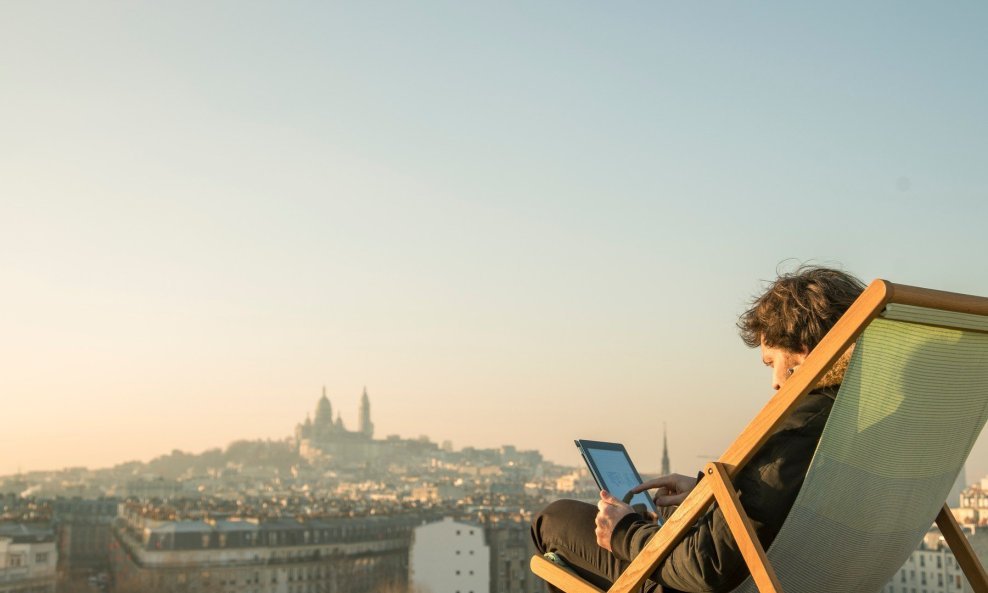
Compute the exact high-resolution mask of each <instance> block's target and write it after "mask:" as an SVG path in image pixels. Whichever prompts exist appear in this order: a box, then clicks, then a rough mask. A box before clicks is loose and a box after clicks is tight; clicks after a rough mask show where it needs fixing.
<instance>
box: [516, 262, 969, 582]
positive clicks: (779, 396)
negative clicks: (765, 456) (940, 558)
mask: <svg viewBox="0 0 988 593" xmlns="http://www.w3.org/2000/svg"><path fill="white" fill-rule="evenodd" d="M851 344H855V348H854V352H853V354H852V356H851V361H850V364H849V365H848V368H847V371H846V373H845V376H844V382H843V384H842V385H841V388H840V391H839V393H838V395H837V398H836V401H835V402H834V406H833V409H832V411H831V413H830V417H829V419H828V421H827V425H826V427H825V428H824V431H823V434H822V436H821V438H820V442H819V444H818V446H817V450H816V452H815V454H814V456H813V460H812V462H811V464H810V467H809V470H808V471H807V474H806V479H805V481H804V483H803V486H802V488H801V490H800V492H799V495H798V496H797V498H796V501H795V503H794V504H793V507H792V510H791V511H790V512H789V515H788V516H787V517H786V520H785V522H784V524H783V526H782V529H781V530H780V531H779V533H778V535H777V536H776V538H775V539H774V540H773V542H772V544H771V546H770V547H769V550H768V552H767V553H766V552H765V550H764V549H763V548H762V546H761V544H760V543H759V541H758V539H757V537H756V535H755V532H754V530H753V528H752V526H751V523H750V522H749V521H748V518H747V516H746V515H745V512H744V509H743V508H742V507H741V505H740V504H739V502H738V496H737V493H736V492H735V490H734V488H733V486H732V485H731V479H732V477H733V476H734V475H736V474H737V472H738V471H739V469H740V468H742V467H743V466H744V465H745V463H747V462H748V460H749V459H750V458H751V457H752V455H753V454H754V453H755V452H756V451H757V450H758V448H759V447H760V446H761V445H762V444H763V443H764V442H765V441H766V439H767V438H768V437H769V436H770V435H771V434H772V433H773V432H774V431H775V429H776V428H777V427H778V426H779V424H780V423H781V422H782V420H783V419H784V418H785V417H786V415H787V414H788V413H789V412H790V411H791V410H793V409H794V407H795V406H796V405H797V404H798V403H799V402H800V400H801V399H802V398H803V397H804V396H805V395H806V394H807V393H809V392H810V391H811V390H812V387H813V386H814V385H815V384H816V383H817V382H818V381H819V380H820V378H821V377H823V375H824V374H825V373H826V372H827V371H828V370H829V369H830V367H831V366H832V365H833V364H834V363H835V362H836V361H837V360H838V358H840V356H841V354H842V353H843V352H844V351H845V350H846V349H847V348H848V347H849V346H850V345H851ZM986 419H988V298H981V297H974V296H968V295H961V294H953V293H947V292H941V291H935V290H928V289H923V288H916V287H912V286H904V285H897V284H892V283H891V282H887V281H884V280H875V281H874V282H872V283H871V284H870V285H869V286H868V288H867V289H866V290H865V291H864V293H862V295H861V296H860V297H859V298H858V299H857V300H856V301H855V302H854V304H853V305H852V306H851V308H850V309H848V311H847V312H846V313H845V314H844V316H843V317H841V319H840V320H839V321H838V322H837V324H836V325H834V327H833V329H832V330H831V331H830V332H829V333H828V334H827V335H826V336H825V337H824V339H823V340H822V341H821V342H820V344H819V345H818V346H817V347H816V348H814V349H813V351H812V352H811V353H810V355H809V356H808V357H807V358H806V361H805V362H804V363H803V364H802V365H801V366H800V368H799V369H798V370H797V371H796V373H795V374H794V375H793V376H792V377H791V378H790V379H789V380H788V381H787V382H786V384H785V385H784V386H783V387H782V389H780V390H779V391H778V392H777V393H776V394H775V396H774V397H773V398H772V399H771V400H770V401H769V402H768V404H767V405H766V406H765V408H764V409H762V411H761V412H759V414H758V415H757V416H756V417H755V419H754V420H752V421H751V423H750V424H749V425H748V426H747V428H745V430H744V431H743V432H742V433H741V435H740V436H739V437H738V438H737V440H735V441H734V443H733V444H731V446H730V447H729V448H728V449H727V451H726V452H725V453H724V454H723V455H722V456H721V457H720V459H719V460H718V461H716V462H713V463H710V464H707V466H706V467H705V468H704V472H705V474H706V475H705V476H704V479H703V480H700V482H699V483H698V485H697V487H696V488H695V489H694V490H693V491H692V492H691V493H690V495H689V496H688V497H687V498H686V500H684V501H683V503H682V504H681V505H680V506H679V507H678V508H677V509H676V510H675V512H674V513H673V514H672V516H671V517H670V518H669V519H668V520H667V521H666V523H665V524H664V525H663V526H662V528H661V529H660V530H659V531H658V532H656V534H655V535H654V536H652V538H651V539H650V540H649V542H648V543H647V544H646V546H645V548H644V549H643V550H642V551H641V553H640V554H639V555H638V557H636V558H635V559H634V561H633V562H632V563H631V564H630V565H629V567H628V568H627V569H626V570H625V572H624V573H623V574H622V575H621V576H620V577H619V578H618V579H617V580H616V581H615V582H614V584H613V586H612V587H611V588H610V589H609V593H630V592H631V591H633V590H637V588H638V587H639V586H640V585H641V584H642V583H643V582H644V581H645V579H646V578H647V577H648V575H649V574H651V572H652V571H653V570H654V569H655V568H656V567H657V566H658V565H659V563H660V562H662V560H663V559H665V557H666V556H667V555H668V554H669V553H670V552H671V550H672V549H673V547H675V546H676V545H677V544H678V543H679V542H680V541H681V540H682V538H683V537H684V536H685V534H686V532H687V531H688V530H689V528H690V526H692V525H693V524H694V522H695V521H696V520H697V519H698V518H699V517H700V516H701V515H702V514H703V513H704V512H706V511H707V509H708V508H709V507H710V505H711V504H714V503H716V504H717V505H719V506H720V508H721V509H722V511H723V513H724V517H725V519H726V521H727V524H728V525H729V526H730V529H731V532H732V534H733V535H734V538H735V540H736V541H737V542H738V547H739V549H740V551H741V553H742V556H743V557H744V560H745V562H746V563H747V565H748V569H749V571H750V573H751V576H749V577H748V579H747V580H746V581H745V582H744V583H742V584H741V585H740V586H739V587H738V588H737V589H735V591H739V592H742V593H752V592H754V591H761V592H762V593H768V592H777V593H781V592H782V591H785V592H786V593H815V592H820V593H823V592H824V591H826V592H828V593H829V592H833V591H861V592H865V593H869V592H876V591H879V590H880V589H881V588H882V586H883V585H885V583H887V582H888V580H889V579H890V578H891V577H892V576H893V575H894V574H895V573H896V571H897V570H898V569H899V568H900V567H901V566H902V564H903V563H904V562H905V561H906V559H907V558H908V557H909V555H910V554H911V553H912V552H913V550H915V549H916V547H917V546H918V544H919V543H920V541H921V540H922V538H923V536H924V535H925V534H926V533H927V531H928V529H929V528H930V526H931V525H932V524H933V522H934V521H935V522H936V524H937V525H938V526H939V528H940V531H941V532H942V534H943V536H944V539H945V541H946V542H947V544H948V545H949V546H950V549H951V550H952V551H953V553H954V556H955V558H956V559H957V561H958V563H959V564H960V566H961V569H962V570H963V572H964V575H965V576H966V577H967V579H968V581H969V582H970V583H971V585H972V587H973V589H974V591H976V592H978V593H988V576H986V574H985V570H984V568H983V567H982V565H981V563H980V562H979V561H978V559H977V557H976V556H975V555H974V552H973V550H972V548H971V546H970V544H969V542H968V541H967V538H966V537H965V536H964V534H963V533H962V531H961V529H960V527H959V526H958V524H957V522H956V521H955V520H954V517H953V515H952V514H951V512H950V509H949V508H948V507H947V506H946V505H945V504H944V502H945V500H946V498H947V495H948V493H949V491H950V489H951V487H952V485H953V483H954V481H955V479H956V477H957V475H958V474H959V472H960V470H961V467H962V465H963V463H964V461H965V459H966V458H967V455H968V454H969V453H970V450H971V447H972V446H973V445H974V441H975V439H976V438H977V437H978V435H979V434H980V432H981V429H982V427H983V426H984V425H985V420H986ZM531 567H532V570H533V571H534V572H535V574H537V575H538V576H540V577H542V578H543V579H545V580H547V581H549V582H550V583H552V584H553V585H555V586H556V587H558V588H560V589H562V590H563V591H566V592H567V593H601V592H600V590H599V589H597V588H596V587H594V586H593V585H591V584H590V583H587V582H586V581H584V580H582V579H581V578H580V577H579V576H578V575H576V574H575V573H573V572H570V571H569V570H566V569H565V568H562V567H560V566H557V565H555V564H552V563H550V562H548V561H547V560H545V559H543V558H541V557H538V556H535V557H533V558H532V561H531Z"/></svg>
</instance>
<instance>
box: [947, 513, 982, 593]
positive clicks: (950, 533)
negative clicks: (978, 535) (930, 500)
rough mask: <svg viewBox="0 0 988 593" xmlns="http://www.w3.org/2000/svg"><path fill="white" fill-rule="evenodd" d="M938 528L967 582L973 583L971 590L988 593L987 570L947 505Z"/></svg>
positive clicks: (977, 592) (976, 592)
mask: <svg viewBox="0 0 988 593" xmlns="http://www.w3.org/2000/svg"><path fill="white" fill-rule="evenodd" d="M937 527H939V528H940V533H942V534H943V539H944V540H945V541H946V542H947V545H948V546H950V551H951V552H953V553H954V558H956V559H957V564H960V565H961V570H963V571H964V576H965V577H967V581H968V582H969V583H971V588H972V589H974V591H975V593H988V575H986V574H985V568H984V566H982V565H981V562H980V561H979V560H978V557H977V556H976V555H975V554H974V549H973V548H971V542H969V541H967V537H965V536H964V532H963V531H961V527H960V525H958V524H957V520H956V519H954V514H953V513H951V512H950V507H948V506H947V505H943V508H942V509H940V513H939V514H938V515H937Z"/></svg>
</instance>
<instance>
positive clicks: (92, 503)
mask: <svg viewBox="0 0 988 593" xmlns="http://www.w3.org/2000/svg"><path fill="white" fill-rule="evenodd" d="M118 505H119V501H118V500H117V499H115V498H100V499H83V498H59V499H56V500H55V501H54V502H53V503H52V511H53V513H54V516H53V520H54V522H55V526H56V529H57V532H58V561H59V570H61V571H63V572H69V573H83V572H85V573H88V572H91V571H102V570H107V569H108V568H109V551H110V531H111V528H112V526H113V520H114V519H115V518H116V517H117V507H118Z"/></svg>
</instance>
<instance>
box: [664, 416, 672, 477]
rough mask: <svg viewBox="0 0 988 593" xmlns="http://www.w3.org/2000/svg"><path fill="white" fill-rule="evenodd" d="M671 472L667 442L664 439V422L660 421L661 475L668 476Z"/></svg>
mask: <svg viewBox="0 0 988 593" xmlns="http://www.w3.org/2000/svg"><path fill="white" fill-rule="evenodd" d="M671 473H672V470H671V469H669V442H668V441H667V439H666V423H665V422H663V423H662V475H663V476H668V475H669V474H671Z"/></svg>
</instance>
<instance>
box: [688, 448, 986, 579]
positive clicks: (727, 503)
mask: <svg viewBox="0 0 988 593" xmlns="http://www.w3.org/2000/svg"><path fill="white" fill-rule="evenodd" d="M704 471H705V472H706V474H707V477H706V478H705V479H707V480H710V481H711V489H712V490H713V491H714V497H715V498H716V499H717V505H718V506H719V507H720V510H721V512H723V513H724V520H725V521H727V526H728V527H729V528H730V529H731V533H732V534H733V535H734V539H735V540H736V541H737V542H738V548H739V549H740V550H741V556H743V557H744V561H745V563H747V564H748V570H749V571H751V578H752V579H753V580H754V581H755V584H756V585H757V586H758V590H759V591H761V593H782V585H781V584H779V579H778V577H776V575H775V570H774V569H773V568H772V563H770V562H769V561H768V558H767V557H766V556H765V549H764V548H762V544H761V542H759V541H758V536H757V534H755V528H754V527H752V526H751V521H750V520H749V519H748V515H747V514H745V512H744V508H743V507H742V506H741V502H740V501H739V500H738V493H737V491H735V490H734V485H733V484H731V478H730V476H729V475H728V473H727V468H726V467H724V464H723V463H718V462H713V463H708V464H707V467H706V468H705V469H704ZM986 593H988V592H986Z"/></svg>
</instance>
